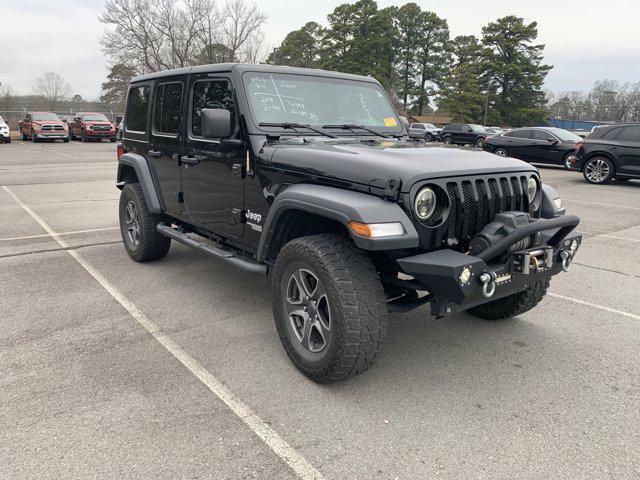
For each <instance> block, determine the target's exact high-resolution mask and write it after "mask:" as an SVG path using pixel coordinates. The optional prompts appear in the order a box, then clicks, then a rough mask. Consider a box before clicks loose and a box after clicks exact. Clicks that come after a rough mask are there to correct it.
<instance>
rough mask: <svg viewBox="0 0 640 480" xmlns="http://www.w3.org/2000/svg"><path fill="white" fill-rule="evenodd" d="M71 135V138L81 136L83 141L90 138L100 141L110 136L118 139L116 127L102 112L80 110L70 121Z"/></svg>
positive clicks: (110, 138) (112, 139)
mask: <svg viewBox="0 0 640 480" xmlns="http://www.w3.org/2000/svg"><path fill="white" fill-rule="evenodd" d="M69 135H70V136H71V140H74V139H76V138H80V139H81V140H82V141H83V142H87V141H89V140H97V141H100V140H102V139H103V138H108V139H109V140H110V141H112V142H115V141H116V128H115V126H114V125H113V123H111V122H110V121H109V119H108V118H107V117H106V116H105V115H104V114H102V113H95V112H79V113H76V114H75V116H74V117H73V121H72V122H70V123H69Z"/></svg>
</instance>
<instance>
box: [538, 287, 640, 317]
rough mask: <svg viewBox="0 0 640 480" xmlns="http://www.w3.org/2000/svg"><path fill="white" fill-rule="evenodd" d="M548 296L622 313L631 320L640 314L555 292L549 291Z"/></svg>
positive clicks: (605, 310) (604, 310) (618, 313)
mask: <svg viewBox="0 0 640 480" xmlns="http://www.w3.org/2000/svg"><path fill="white" fill-rule="evenodd" d="M549 296H551V297H555V298H559V299H561V300H566V301H567V302H573V303H577V304H578V305H584V306H586V307H591V308H596V309H598V310H602V311H603V312H609V313H615V314H616V315H622V316H623V317H627V318H631V319H633V320H640V315H636V314H635V313H630V312H625V311H624V310H616V309H615V308H610V307H605V306H604V305H598V304H597V303H591V302H585V301H584V300H578V299H577V298H571V297H565V296H564V295H560V294H557V293H551V292H549Z"/></svg>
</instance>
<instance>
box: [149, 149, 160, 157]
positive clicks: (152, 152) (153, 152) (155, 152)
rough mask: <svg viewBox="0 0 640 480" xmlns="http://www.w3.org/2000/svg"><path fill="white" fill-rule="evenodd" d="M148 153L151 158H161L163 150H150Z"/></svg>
mask: <svg viewBox="0 0 640 480" xmlns="http://www.w3.org/2000/svg"><path fill="white" fill-rule="evenodd" d="M147 154H148V155H149V156H150V157H151V158H160V157H161V156H162V152H161V151H160V150H149V151H148V152H147Z"/></svg>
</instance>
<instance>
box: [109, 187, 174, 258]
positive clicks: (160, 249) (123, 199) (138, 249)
mask: <svg viewBox="0 0 640 480" xmlns="http://www.w3.org/2000/svg"><path fill="white" fill-rule="evenodd" d="M162 221H163V217H162V215H158V214H154V213H151V212H150V211H149V209H148V207H147V202H146V200H145V198H144V193H143V192H142V187H141V186H140V184H138V183H128V184H126V185H125V186H124V188H123V189H122V193H121V194H120V233H121V234H122V240H123V242H124V248H125V250H126V251H127V253H128V254H129V256H130V257H131V258H132V259H133V260H135V261H136V262H150V261H152V260H158V259H160V258H163V257H164V256H166V255H167V252H168V251H169V247H171V239H170V238H167V237H165V236H163V235H160V234H159V233H158V231H157V230H156V227H157V226H158V224H159V223H160V222H162Z"/></svg>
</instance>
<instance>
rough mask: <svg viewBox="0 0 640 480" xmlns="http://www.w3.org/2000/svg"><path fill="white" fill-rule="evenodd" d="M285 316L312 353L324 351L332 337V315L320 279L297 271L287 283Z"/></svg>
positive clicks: (292, 329) (296, 337)
mask: <svg viewBox="0 0 640 480" xmlns="http://www.w3.org/2000/svg"><path fill="white" fill-rule="evenodd" d="M284 304H285V305H284V306H285V313H286V315H287V320H288V324H289V329H290V331H291V333H292V334H293V335H292V336H293V337H294V338H295V339H296V340H297V341H298V342H299V343H300V345H301V346H302V348H303V349H304V350H306V351H307V352H310V353H318V352H321V351H322V350H324V349H325V348H326V347H327V345H329V341H330V338H331V312H330V309H329V299H328V297H327V293H326V291H325V289H324V287H323V285H322V283H321V282H320V279H319V278H318V276H317V275H316V274H315V273H313V272H312V271H311V270H308V269H305V268H298V269H296V270H295V271H294V272H293V273H292V274H291V276H290V277H289V279H288V281H287V288H286V298H285V300H284Z"/></svg>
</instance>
